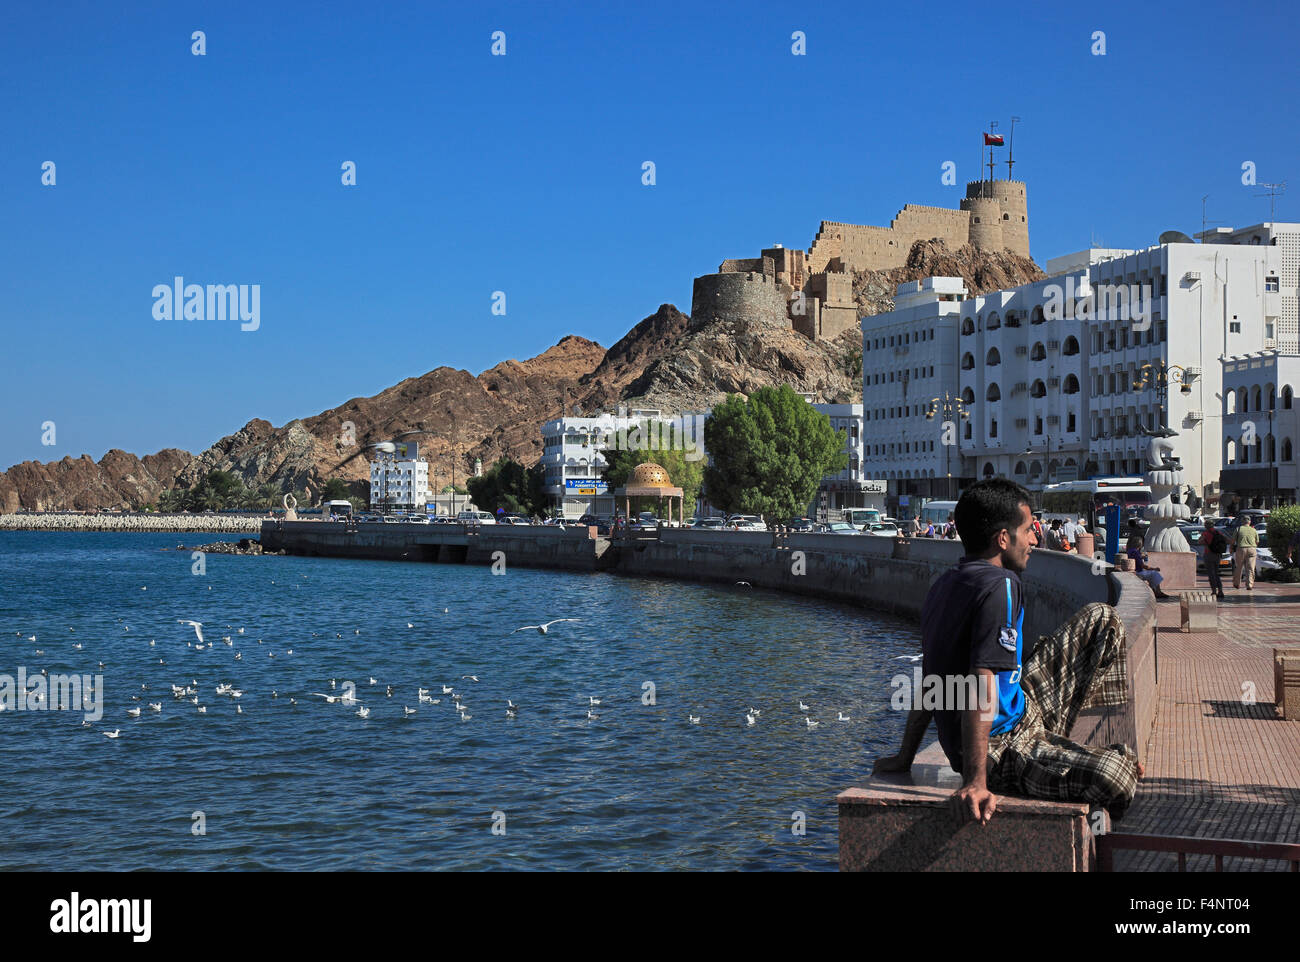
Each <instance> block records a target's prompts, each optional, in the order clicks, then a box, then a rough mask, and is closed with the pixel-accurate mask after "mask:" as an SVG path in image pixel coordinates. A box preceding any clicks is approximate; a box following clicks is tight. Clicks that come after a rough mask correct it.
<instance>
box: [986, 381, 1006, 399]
mask: <svg viewBox="0 0 1300 962" xmlns="http://www.w3.org/2000/svg"><path fill="white" fill-rule="evenodd" d="M984 400H986V401H1001V400H1002V392H1001V391H1000V390H999V389H998V385H997V382H996V381H994V382H993V383H992V384H990V385H989V389H988V390H987V391H985V392H984Z"/></svg>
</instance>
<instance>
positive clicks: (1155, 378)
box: [1133, 361, 1197, 427]
mask: <svg viewBox="0 0 1300 962" xmlns="http://www.w3.org/2000/svg"><path fill="white" fill-rule="evenodd" d="M1196 374H1197V372H1195V371H1189V370H1188V369H1187V368H1185V367H1183V366H1182V365H1181V364H1166V363H1165V362H1164V361H1156V362H1155V363H1154V364H1143V365H1142V366H1141V367H1140V368H1138V370H1137V377H1135V378H1134V379H1133V390H1134V391H1145V390H1147V389H1149V388H1155V391H1156V400H1157V401H1159V402H1160V410H1161V412H1162V414H1163V416H1164V417H1168V414H1169V412H1168V406H1169V384H1170V382H1172V383H1174V384H1181V385H1182V387H1180V388H1179V392H1180V393H1181V394H1184V395H1187V394H1191V393H1192V381H1193V380H1195V378H1196ZM1165 426H1166V427H1168V425H1165Z"/></svg>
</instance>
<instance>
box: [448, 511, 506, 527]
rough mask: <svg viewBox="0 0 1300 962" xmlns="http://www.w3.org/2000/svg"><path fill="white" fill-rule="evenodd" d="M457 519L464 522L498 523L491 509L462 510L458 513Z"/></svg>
mask: <svg viewBox="0 0 1300 962" xmlns="http://www.w3.org/2000/svg"><path fill="white" fill-rule="evenodd" d="M456 520H457V521H459V522H461V523H462V524H496V523H497V519H496V518H494V517H492V513H491V512H490V511H462V512H461V513H460V514H458V515H456Z"/></svg>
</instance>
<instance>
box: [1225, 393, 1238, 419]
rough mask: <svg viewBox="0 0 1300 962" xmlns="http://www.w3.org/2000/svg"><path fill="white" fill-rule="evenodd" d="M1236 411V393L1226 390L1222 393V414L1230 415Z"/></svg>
mask: <svg viewBox="0 0 1300 962" xmlns="http://www.w3.org/2000/svg"><path fill="white" fill-rule="evenodd" d="M1236 410H1237V392H1236V391H1235V390H1234V389H1232V388H1228V389H1227V390H1226V391H1224V392H1223V413H1224V414H1232V413H1233V412H1235V411H1236Z"/></svg>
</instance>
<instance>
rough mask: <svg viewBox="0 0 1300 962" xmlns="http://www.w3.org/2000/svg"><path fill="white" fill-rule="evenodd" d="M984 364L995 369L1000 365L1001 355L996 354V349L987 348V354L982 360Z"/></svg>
mask: <svg viewBox="0 0 1300 962" xmlns="http://www.w3.org/2000/svg"><path fill="white" fill-rule="evenodd" d="M984 363H985V364H986V365H987V366H988V367H995V366H997V365H998V364H1001V363H1002V355H1001V354H999V353H998V349H997V348H996V347H991V348H989V353H988V355H987V356H986V357H985V358H984Z"/></svg>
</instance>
